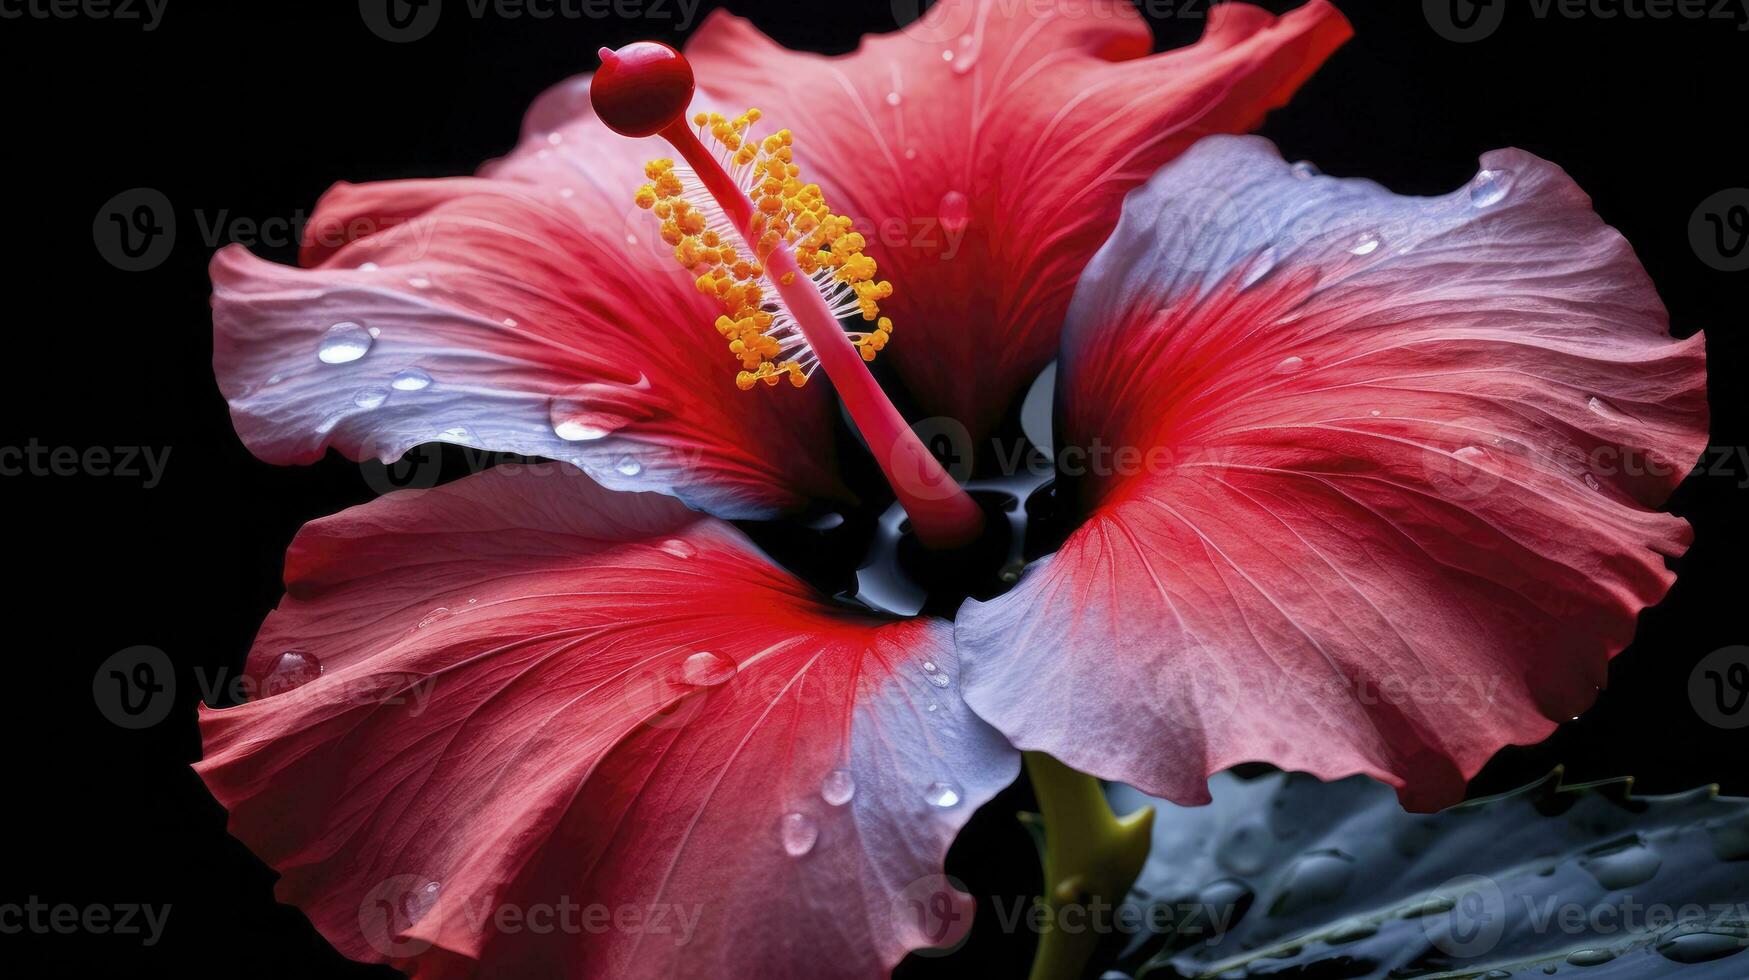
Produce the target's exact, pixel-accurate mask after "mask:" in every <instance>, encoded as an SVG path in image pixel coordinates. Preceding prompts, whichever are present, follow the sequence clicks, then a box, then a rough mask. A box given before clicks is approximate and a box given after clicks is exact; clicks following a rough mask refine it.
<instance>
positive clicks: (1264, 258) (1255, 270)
mask: <svg viewBox="0 0 1749 980" xmlns="http://www.w3.org/2000/svg"><path fill="white" fill-rule="evenodd" d="M1274 268H1275V249H1274V248H1266V249H1264V250H1263V251H1261V252H1258V253H1257V255H1256V256H1254V257H1253V258H1252V259H1251V264H1250V265H1249V266H1247V267H1246V269H1245V277H1244V279H1242V280H1241V281H1240V285H1241V286H1243V287H1244V288H1247V289H1249V288H1250V287H1252V286H1254V285H1256V284H1257V281H1258V280H1259V279H1262V278H1263V277H1264V276H1267V275H1269V272H1270V270H1271V269H1274Z"/></svg>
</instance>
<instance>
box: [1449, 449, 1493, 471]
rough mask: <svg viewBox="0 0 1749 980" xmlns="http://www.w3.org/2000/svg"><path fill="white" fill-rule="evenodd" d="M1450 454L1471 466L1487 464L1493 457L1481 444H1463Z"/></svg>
mask: <svg viewBox="0 0 1749 980" xmlns="http://www.w3.org/2000/svg"><path fill="white" fill-rule="evenodd" d="M1452 456H1453V457H1455V458H1457V459H1461V460H1463V461H1464V462H1466V463H1469V464H1470V465H1471V466H1487V465H1489V464H1490V463H1492V462H1493V461H1494V458H1493V457H1492V456H1489V455H1488V451H1487V450H1486V449H1483V448H1482V447H1481V446H1465V447H1464V448H1462V449H1460V450H1458V451H1457V452H1455V453H1452Z"/></svg>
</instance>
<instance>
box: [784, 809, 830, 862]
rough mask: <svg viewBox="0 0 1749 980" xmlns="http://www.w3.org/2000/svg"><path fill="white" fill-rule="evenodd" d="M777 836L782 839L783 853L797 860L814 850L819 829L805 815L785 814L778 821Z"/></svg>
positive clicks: (811, 819)
mask: <svg viewBox="0 0 1749 980" xmlns="http://www.w3.org/2000/svg"><path fill="white" fill-rule="evenodd" d="M778 836H779V837H780V838H782V839H783V851H784V853H785V854H788V855H789V856H790V857H798V858H799V857H801V856H802V855H804V854H806V853H808V852H809V851H811V850H813V849H814V842H815V841H817V840H819V839H820V828H819V827H818V826H816V825H815V824H814V821H813V818H812V817H809V816H808V815H807V814H805V813H786V814H784V815H783V819H782V820H780V821H778Z"/></svg>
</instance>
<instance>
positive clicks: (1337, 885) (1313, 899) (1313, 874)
mask: <svg viewBox="0 0 1749 980" xmlns="http://www.w3.org/2000/svg"><path fill="white" fill-rule="evenodd" d="M1353 876H1354V859H1353V858H1351V857H1349V856H1348V855H1346V854H1344V853H1342V852H1341V851H1334V850H1326V851H1313V852H1311V853H1309V854H1307V855H1305V856H1303V857H1301V858H1300V859H1299V860H1298V861H1296V862H1294V865H1293V867H1292V868H1290V869H1289V870H1288V873H1287V882H1286V884H1284V885H1282V887H1281V893H1280V894H1279V895H1278V896H1276V899H1275V902H1274V904H1272V905H1270V907H1269V914H1270V915H1292V914H1294V913H1295V912H1300V911H1303V910H1305V909H1309V908H1312V907H1314V906H1317V905H1321V904H1323V903H1325V902H1331V901H1334V900H1336V899H1338V898H1341V897H1342V895H1343V893H1344V892H1346V891H1348V882H1349V880H1350V879H1351V878H1353Z"/></svg>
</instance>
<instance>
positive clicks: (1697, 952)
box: [1657, 930, 1749, 963]
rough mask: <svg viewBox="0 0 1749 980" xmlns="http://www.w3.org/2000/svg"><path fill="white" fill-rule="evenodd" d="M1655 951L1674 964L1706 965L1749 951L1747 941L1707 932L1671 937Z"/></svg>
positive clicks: (1748, 942) (1737, 937) (1748, 941)
mask: <svg viewBox="0 0 1749 980" xmlns="http://www.w3.org/2000/svg"><path fill="white" fill-rule="evenodd" d="M1657 949H1658V955H1660V956H1662V957H1664V958H1665V959H1667V960H1670V961H1671V962H1674V963H1706V962H1710V961H1712V960H1719V959H1724V958H1725V957H1727V956H1734V955H1736V954H1738V953H1741V952H1743V950H1745V949H1749V940H1745V939H1743V938H1742V937H1739V936H1732V935H1727V934H1725V933H1719V932H1713V931H1711V930H1707V931H1705V932H1691V933H1688V934H1686V935H1681V936H1673V937H1671V938H1669V939H1666V940H1664V941H1663V942H1661V943H1659V944H1658V947H1657Z"/></svg>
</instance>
